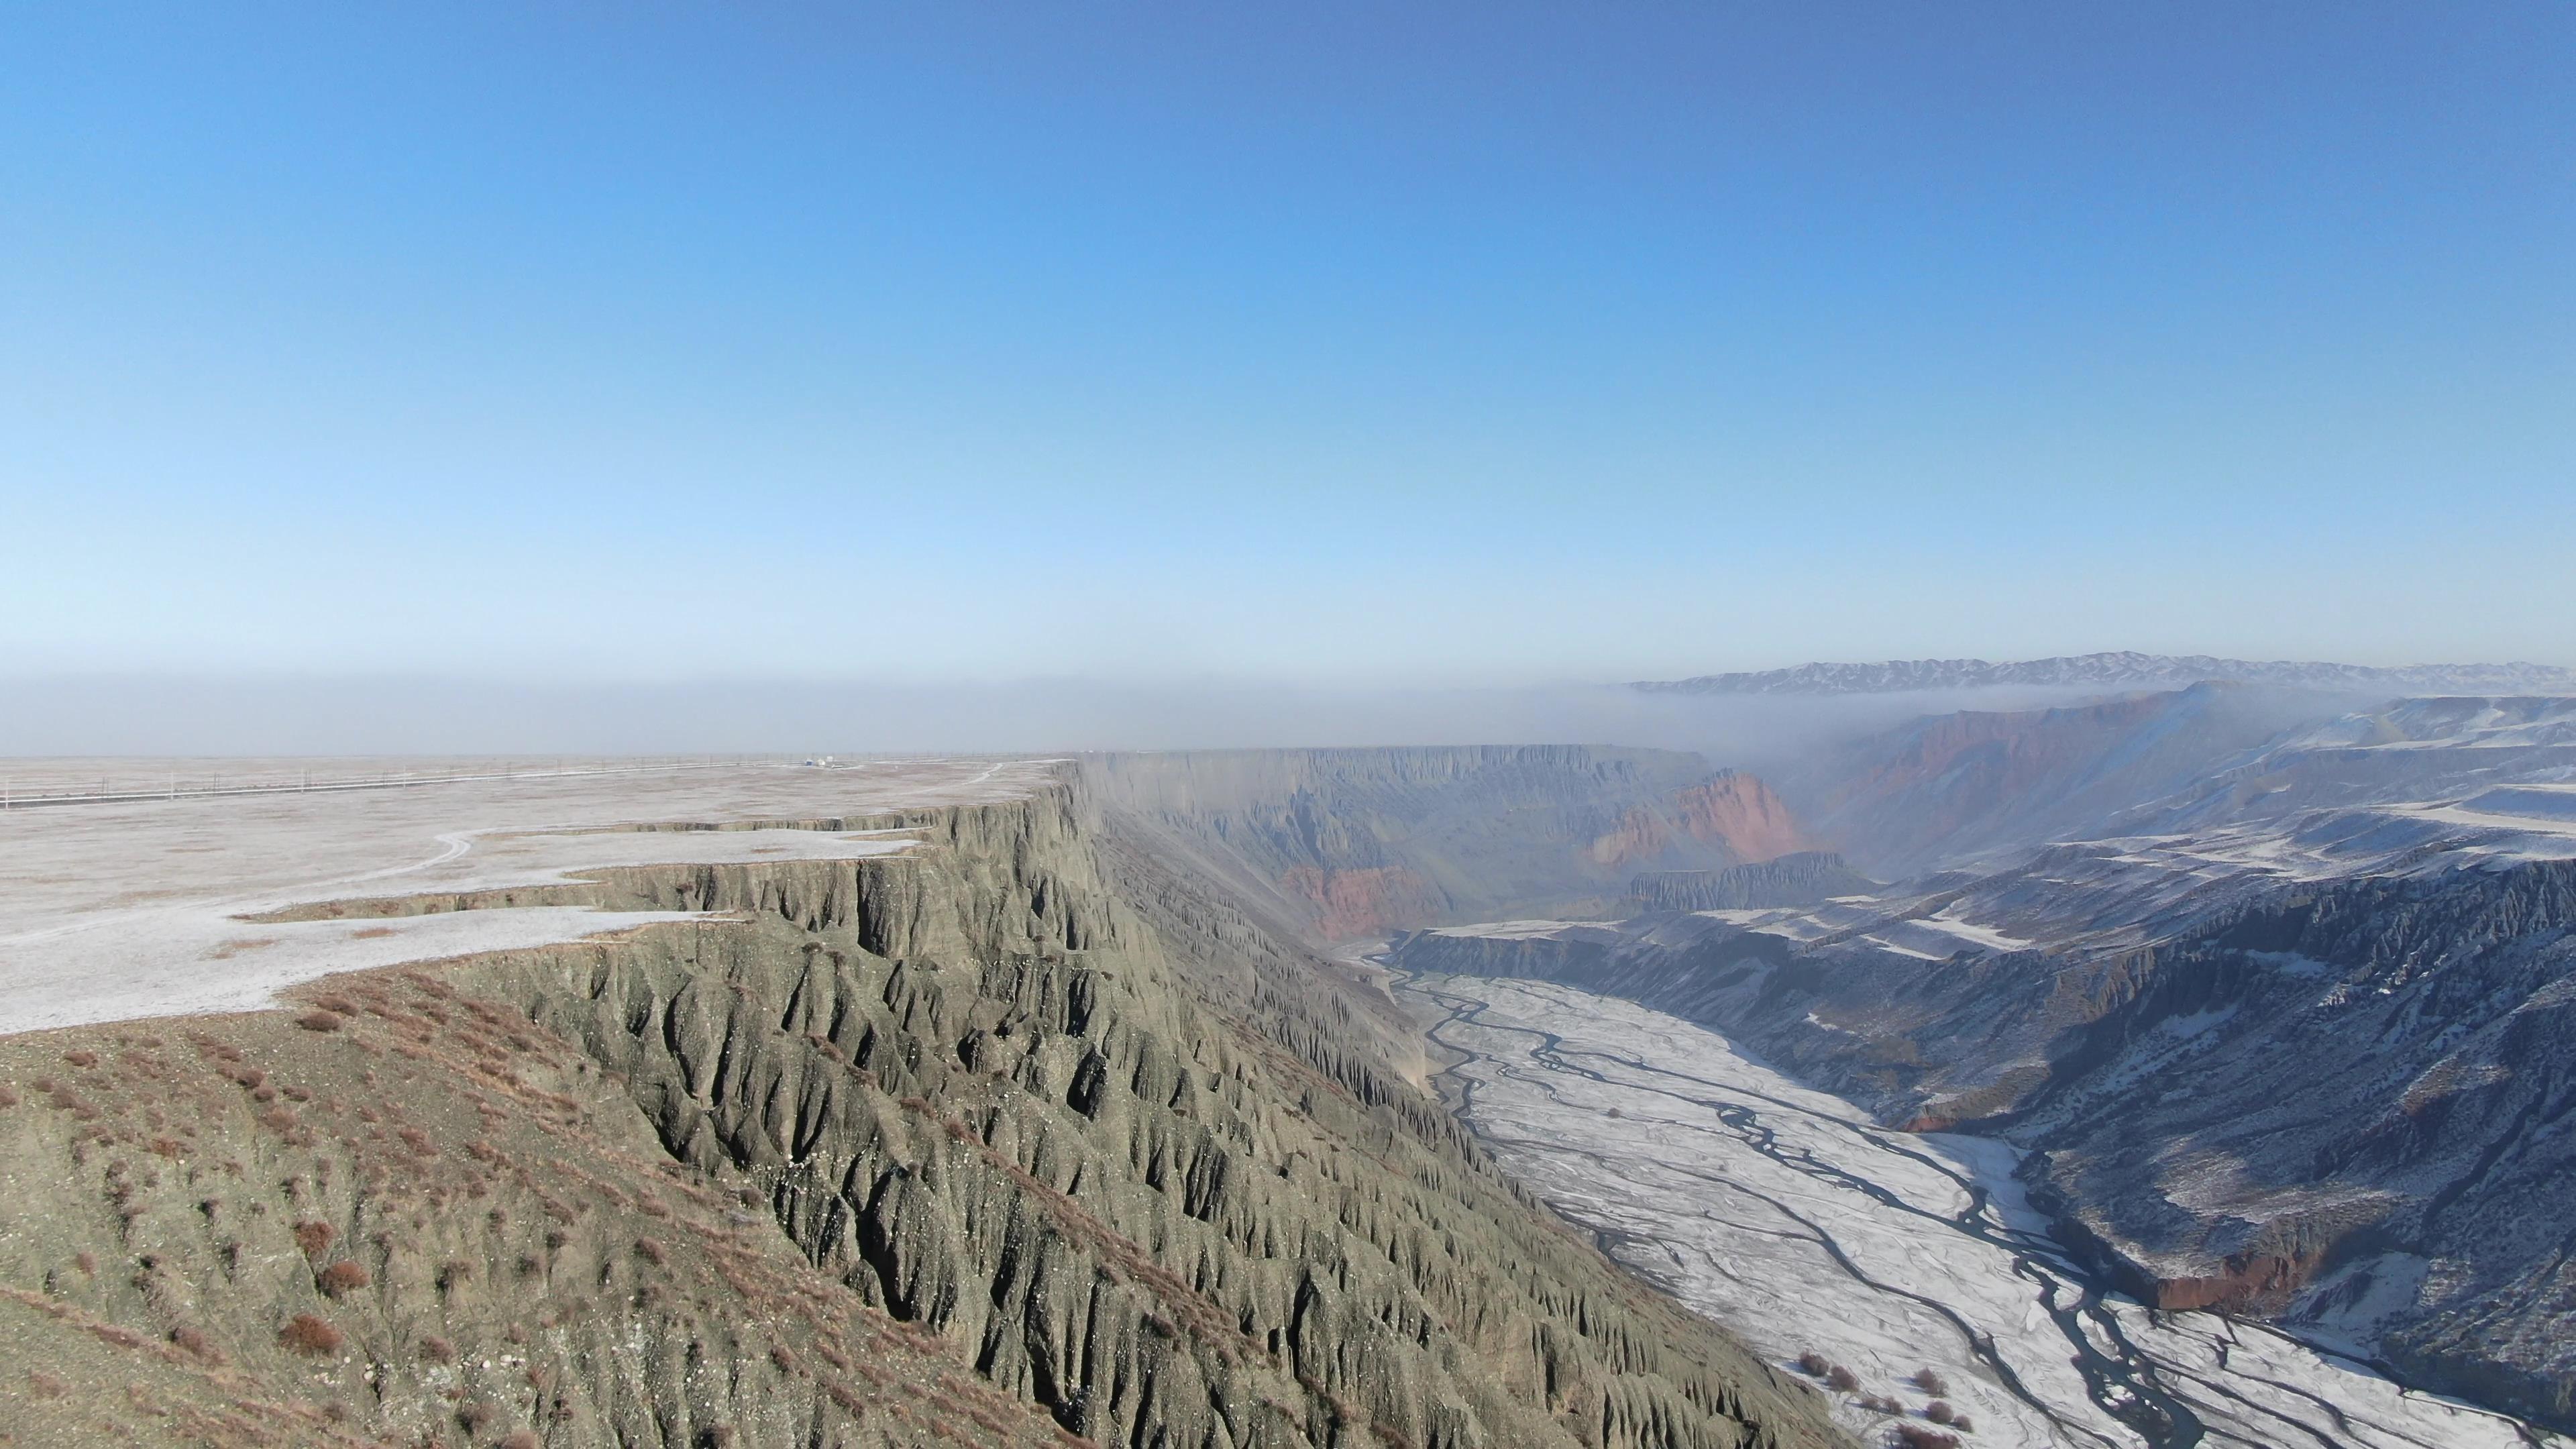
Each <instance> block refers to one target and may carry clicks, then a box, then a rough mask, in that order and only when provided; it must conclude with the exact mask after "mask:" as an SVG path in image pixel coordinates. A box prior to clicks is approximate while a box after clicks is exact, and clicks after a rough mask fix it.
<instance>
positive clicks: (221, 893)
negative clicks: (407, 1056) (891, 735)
mask: <svg viewBox="0 0 2576 1449" xmlns="http://www.w3.org/2000/svg"><path fill="white" fill-rule="evenodd" d="M1055 764H1056V762H1053V761H1046V760H954V759H928V760H920V759H916V760H877V761H867V762H863V763H858V764H853V765H851V766H849V767H847V768H834V769H799V768H795V767H785V766H776V765H751V766H743V767H739V768H723V767H718V768H693V769H690V770H687V771H684V772H669V773H662V774H654V773H649V772H622V773H605V772H597V771H594V772H589V773H580V774H575V773H562V774H552V775H547V774H531V775H521V776H518V777H515V778H502V779H494V778H474V779H467V780H462V781H457V782H454V783H445V782H442V783H438V784H433V785H423V786H421V787H419V788H416V789H403V790H384V791H352V792H346V793H313V794H303V793H281V794H272V795H249V796H230V797H220V798H194V799H192V798H189V797H187V796H185V795H181V796H180V797H179V798H176V799H166V800H144V801H118V802H114V803H107V804H95V805H59V806H50V807H45V808H39V809H13V810H10V811H7V812H5V813H0V881H5V882H6V887H5V889H0V1034H6V1033H10V1032H19V1031H32V1030H39V1029H43V1028H48V1027H60V1026H72V1025H78V1024H81V1023H86V1022H98V1021H117V1020H125V1019H130V1018H136V1017H150V1016H170V1015H178V1014H185V1013H197V1012H210V1011H249V1010H256V1009H258V1008H260V1007H262V1006H265V1005H267V1004H269V1002H270V1001H271V1000H272V998H273V997H274V995H275V993H276V992H277V991H278V990H279V989H281V988H283V987H286V986H291V985H294V984H296V983H297V982H302V981H310V980H313V979H314V978H316V977H320V976H325V975H329V974H331V973H333V972H337V971H348V970H357V969H362V968H373V967H383V966H392V965H398V964H401V963H403V962H407V961H426V960H435V959H440V958H445V957H452V956H461V955H468V954H471V953H474V952H478V951H498V950H511V949H519V948H526V947H533V946H542V945H547V944H551V943H554V942H560V941H574V940H580V939H582V938H583V937H585V936H593V935H598V934H601V933H604V932H613V931H625V930H632V929H635V928H638V927H643V926H653V925H663V924H673V923H683V922H691V921H701V922H712V921H715V920H717V919H718V918H717V917H715V916H711V915H709V914H707V913H705V912H696V911H652V912H631V911H594V910H587V909H582V908H579V907H573V906H558V905H536V904H531V905H529V906H525V907H519V908H514V909H502V910H476V911H464V912H440V913H436V914H427V915H397V916H390V917H386V918H383V919H375V918H367V919H348V920H288V921H279V920H274V919H261V918H263V917H273V916H275V915H276V914H278V913H280V912H292V911H294V910H295V908H298V907H306V906H312V905H316V904H320V903H325V902H331V901H343V900H352V899H373V898H380V897H385V896H402V895H427V894H441V895H450V894H454V893H458V892H463V891H486V890H509V889H512V888H516V887H520V886H535V885H545V884H552V883H557V882H562V881H567V880H577V879H579V878H581V877H583V876H585V875H589V874H592V873H595V872H598V871H602V870H608V869H614V868H617V867H621V866H637V865H653V864H670V863H686V864H729V863H741V862H753V861H771V860H850V859H857V858H860V857H865V856H872V855H885V854H891V853H896V852H900V851H904V850H909V849H914V848H916V847H917V846H918V842H917V841H916V840H915V839H913V838H912V837H911V835H910V833H909V832H906V831H902V830H884V829H874V830H871V829H858V830H847V829H836V828H827V827H831V826H835V825H839V824H843V823H858V822H860V821H864V820H865V819H866V818H867V817H869V816H884V815H887V814H889V813H891V812H895V811H901V810H910V809H918V808H923V807H929V806H939V805H955V804H975V803H982V802H987V801H999V800H1007V799H1013V798H1020V797H1024V796H1025V795H1027V794H1028V792H1029V791H1031V790H1032V789H1034V788H1036V787H1037V786H1038V785H1040V784H1041V783H1043V782H1044V781H1045V780H1046V779H1047V778H1049V777H1050V775H1052V773H1053V772H1054V769H1055ZM675 827H676V828H675Z"/></svg>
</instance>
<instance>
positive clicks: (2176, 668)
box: [1635, 650, 2576, 694]
mask: <svg viewBox="0 0 2576 1449" xmlns="http://www.w3.org/2000/svg"><path fill="white" fill-rule="evenodd" d="M2208 680H2233V681H2236V682H2240V683H2245V684H2269V685H2278V686H2282V687H2285V688H2292V689H2386V690H2389V691H2391V692H2393V693H2398V694H2576V669H2563V668H2560V667H2557V666H2555V665H2548V664H2525V663H2514V664H2408V665H2400V666H2397V667H2393V668H2382V667H2376V666H2372V665H2366V664H2322V663H2316V662H2313V661H2307V662H2301V661H2295V660H2274V661H2271V662H2269V663H2265V662H2260V661H2256V660H2251V659H2218V658H2213V657H2212V656H2210V655H2206V654H2138V653H2134V652H2130V651H2126V650H2123V651H2118V652H2113V653H2105V654H2072V655H2063V656H2060V657H2058V658H2055V659H2025V660H2021V661H2019V662H2017V663H2007V664H1997V663H1993V662H1991V661H1989V660H1984V659H1891V660H1888V661H1886V662H1884V663H1879V664H1800V665H1797V666H1795V667H1793V668H1789V669H1765V670H1759V671H1755V672H1751V673H1741V674H1703V675H1700V676H1698V677H1696V678H1692V679H1674V680H1660V681H1640V682H1639V683H1637V684H1636V685H1635V687H1636V688H1638V689H1642V690H1651V691H1655V692H1658V693H1669V694H1901V693H1905V692H1908V691H1912V690H1936V689H1981V688H1989V687H1993V686H1998V685H2012V686H2023V687H2050V686H2057V687H2076V688H2109V689H2174V688H2179V687H2182V686H2186V685H2192V684H2199V683H2202V682H2204V681H2208Z"/></svg>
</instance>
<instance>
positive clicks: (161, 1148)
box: [152, 1137, 188, 1162]
mask: <svg viewBox="0 0 2576 1449" xmlns="http://www.w3.org/2000/svg"><path fill="white" fill-rule="evenodd" d="M187 1150H188V1145H187V1144H186V1143H184V1142H181V1141H180V1140H179V1139H178V1138H176V1137H155V1138H153V1139H152V1155H153V1156H155V1157H167V1158H169V1159H171V1160H172V1161H174V1162H175V1161H177V1160H178V1159H179V1157H180V1156H181V1154H183V1153H185V1152H186V1151H187Z"/></svg>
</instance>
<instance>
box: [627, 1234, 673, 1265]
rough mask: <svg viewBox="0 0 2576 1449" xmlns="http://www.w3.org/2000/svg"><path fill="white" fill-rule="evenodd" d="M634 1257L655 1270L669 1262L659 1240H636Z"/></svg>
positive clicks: (668, 1257)
mask: <svg viewBox="0 0 2576 1449" xmlns="http://www.w3.org/2000/svg"><path fill="white" fill-rule="evenodd" d="M635 1256H636V1257H639V1258H641V1259H643V1260H644V1261H645V1262H647V1263H650V1264H652V1265H653V1266H654V1267H656V1268H659V1267H661V1266H662V1265H663V1264H665V1263H667V1262H669V1261H670V1256H669V1255H668V1254H667V1253H665V1252H664V1251H663V1250H662V1242H661V1240H660V1239H659V1238H637V1239H636V1240H635Z"/></svg>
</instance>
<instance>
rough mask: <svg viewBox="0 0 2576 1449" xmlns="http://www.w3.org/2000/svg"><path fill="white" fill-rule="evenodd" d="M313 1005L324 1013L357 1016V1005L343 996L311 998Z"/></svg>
mask: <svg viewBox="0 0 2576 1449" xmlns="http://www.w3.org/2000/svg"><path fill="white" fill-rule="evenodd" d="M313 1004H314V1005H315V1006H318V1007H320V1008H322V1009H323V1010H324V1011H336V1012H338V1013H339V1014H340V1015H342V1016H355V1015H357V1014H358V1003H356V1002H354V1001H351V1000H350V999H349V998H347V997H345V996H317V997H314V998H313Z"/></svg>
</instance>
